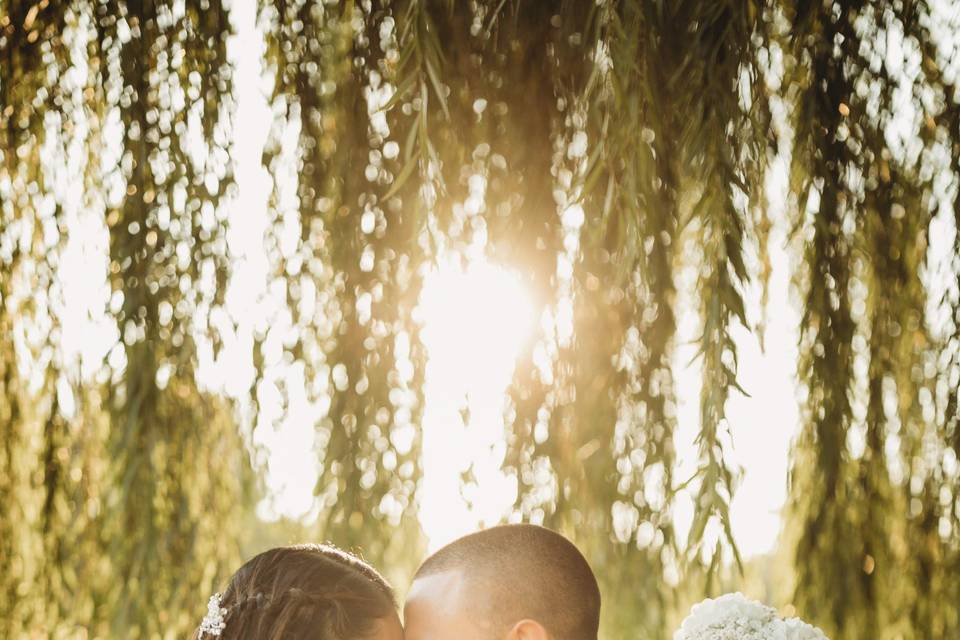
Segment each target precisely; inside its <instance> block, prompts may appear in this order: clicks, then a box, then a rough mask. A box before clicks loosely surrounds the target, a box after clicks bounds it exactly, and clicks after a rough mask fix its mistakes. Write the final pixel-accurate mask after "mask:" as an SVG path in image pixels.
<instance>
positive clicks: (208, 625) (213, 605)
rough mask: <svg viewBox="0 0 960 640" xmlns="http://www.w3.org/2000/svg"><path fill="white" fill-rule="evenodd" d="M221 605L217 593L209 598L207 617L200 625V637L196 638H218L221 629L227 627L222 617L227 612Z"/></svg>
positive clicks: (221, 631)
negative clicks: (207, 636)
mask: <svg viewBox="0 0 960 640" xmlns="http://www.w3.org/2000/svg"><path fill="white" fill-rule="evenodd" d="M221 604H222V600H221V596H220V594H219V593H215V594H213V595H212V596H210V601H209V602H208V603H207V615H206V616H205V617H204V618H203V622H201V623H200V635H199V636H198V637H200V638H203V636H204V635H210V636H215V637H219V636H220V634H221V633H223V629H224V628H225V627H226V626H227V623H226V622H224V620H223V617H224V616H225V615H227V610H226V609H224V608H223V607H222V606H221Z"/></svg>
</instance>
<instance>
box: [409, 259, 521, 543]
mask: <svg viewBox="0 0 960 640" xmlns="http://www.w3.org/2000/svg"><path fill="white" fill-rule="evenodd" d="M419 312H420V321H421V323H422V327H423V329H422V331H421V338H422V340H423V343H424V346H425V347H426V349H427V358H428V360H427V369H426V381H425V385H424V401H425V407H424V416H423V485H422V486H423V492H422V495H421V498H420V501H421V504H420V521H421V524H422V526H423V529H424V532H425V534H426V536H427V538H428V540H429V546H430V548H432V549H435V548H437V547H439V546H441V545H443V544H444V543H446V542H448V541H450V540H453V539H454V538H456V537H458V536H460V535H462V534H464V533H467V532H469V531H472V530H474V529H475V528H476V527H477V526H479V525H490V524H493V523H495V522H497V521H499V520H500V519H501V518H503V517H504V516H505V515H506V514H507V513H508V512H509V509H510V507H511V506H512V505H513V504H514V501H515V499H516V495H517V484H516V480H515V479H514V478H513V477H512V476H509V475H508V474H506V473H504V471H503V470H502V469H501V465H502V463H503V457H504V453H505V443H504V438H503V429H504V424H503V409H504V400H505V393H506V390H507V387H508V385H509V384H510V379H511V377H512V375H513V369H514V365H515V362H516V358H517V355H518V353H519V351H520V348H521V347H522V346H523V343H524V341H525V340H527V339H529V337H530V333H531V328H532V321H533V306H532V304H531V301H530V297H529V295H528V293H527V291H526V290H525V289H524V287H523V285H522V283H521V282H520V280H519V279H518V278H517V277H516V275H515V274H513V273H511V272H510V271H508V270H506V269H504V268H502V267H499V266H496V265H492V264H490V263H488V262H486V261H474V262H471V263H469V264H468V265H467V266H466V267H461V266H459V265H458V264H457V261H456V260H452V259H448V260H444V261H441V263H440V265H439V266H438V267H436V268H435V269H433V270H432V271H431V272H430V273H429V274H428V275H427V277H426V278H425V281H424V286H423V291H422V294H421V297H420V305H419ZM465 477H466V478H468V479H467V480H466V481H465V482H464V484H463V486H461V478H465Z"/></svg>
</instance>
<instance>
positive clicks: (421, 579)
mask: <svg viewBox="0 0 960 640" xmlns="http://www.w3.org/2000/svg"><path fill="white" fill-rule="evenodd" d="M442 576H447V577H446V578H444V577H442ZM432 577H433V578H436V579H437V580H442V582H435V585H436V586H437V587H439V588H434V589H433V590H432V595H430V593H428V592H429V591H430V590H429V589H419V590H418V583H419V585H426V584H428V583H429V582H430V579H431V578H432ZM423 593H427V596H428V597H431V598H433V600H434V602H433V603H432V604H431V606H434V607H436V606H441V607H442V608H443V609H444V611H445V612H446V613H445V615H446V614H452V613H453V611H452V610H453V609H456V610H457V613H459V612H463V613H464V614H465V615H467V616H469V617H470V618H471V619H472V621H473V622H474V623H475V624H476V628H482V629H484V630H486V633H483V634H480V635H477V636H476V637H478V638H490V639H491V640H492V639H493V638H502V637H503V635H504V633H506V631H507V630H509V628H510V627H511V625H513V624H515V623H517V622H519V621H521V620H534V621H536V622H538V623H539V624H540V625H542V626H543V627H544V628H545V629H546V630H547V631H548V632H549V634H550V636H551V637H552V638H554V640H596V638H597V627H598V626H599V623H600V590H599V589H598V587H597V580H596V578H595V577H594V575H593V571H592V570H591V569H590V565H589V564H587V561H586V559H585V558H584V557H583V554H581V553H580V551H578V550H577V548H576V547H575V546H573V544H572V543H571V542H570V541H569V540H567V539H566V538H564V537H563V536H561V535H559V534H557V533H554V532H553V531H550V530H549V529H544V528H543V527H537V526H533V525H505V526H500V527H493V528H491V529H486V530H484V531H480V532H478V533H474V534H471V535H468V536H465V537H463V538H460V539H459V540H456V541H455V542H452V543H451V544H449V545H447V546H446V547H443V548H442V549H440V550H439V551H437V552H436V553H435V554H433V555H432V556H430V557H429V558H427V560H426V561H425V562H424V563H423V565H422V566H421V567H420V569H419V570H418V571H417V574H416V576H414V585H413V588H411V594H410V599H409V600H408V618H409V617H410V616H411V614H414V616H415V615H416V614H417V613H418V611H417V610H414V611H411V609H413V608H414V607H417V606H419V605H420V604H421V603H419V602H418V601H417V599H418V598H419V599H420V600H421V601H422V600H426V598H425V597H424V595H423ZM438 598H439V599H445V600H446V602H445V603H443V604H442V605H440V604H439V603H437V602H436V601H437V600H438ZM421 617H423V616H421ZM411 622H416V623H417V626H418V627H425V626H435V625H433V622H432V621H431V623H428V624H424V622H423V621H422V620H417V621H411ZM431 633H436V631H435V630H430V631H427V632H425V633H423V637H424V638H432V637H433V635H431ZM460 637H467V634H465V633H462V634H460Z"/></svg>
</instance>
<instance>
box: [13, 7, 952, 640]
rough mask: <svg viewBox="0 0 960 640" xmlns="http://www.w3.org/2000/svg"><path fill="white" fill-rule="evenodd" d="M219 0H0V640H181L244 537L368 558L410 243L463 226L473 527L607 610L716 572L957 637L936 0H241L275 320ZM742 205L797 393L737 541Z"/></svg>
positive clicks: (426, 256) (389, 501) (417, 480)
mask: <svg viewBox="0 0 960 640" xmlns="http://www.w3.org/2000/svg"><path fill="white" fill-rule="evenodd" d="M237 4H242V3H237ZM229 5H230V3H227V2H222V1H221V0H39V1H38V0H0V263H2V268H0V398H2V400H0V448H2V449H0V636H2V637H9V638H20V637H47V636H49V637H57V638H59V637H63V638H66V637H70V638H73V637H129V638H173V637H182V636H183V635H184V634H185V633H186V632H187V630H189V629H191V628H192V627H193V626H194V625H195V624H196V621H197V620H198V619H199V618H200V617H202V614H203V607H204V604H205V602H206V598H207V596H208V594H209V593H211V592H213V591H214V590H215V589H216V588H217V587H218V585H222V584H223V581H224V579H225V578H226V577H227V576H228V575H229V574H230V573H231V572H232V570H233V568H235V567H236V566H237V564H238V562H239V560H240V558H241V556H242V555H247V554H249V553H251V552H253V551H255V550H259V549H261V548H263V547H265V546H268V545H274V544H279V543H284V542H288V541H292V540H302V539H329V540H333V541H335V542H337V543H338V544H340V545H342V546H345V547H348V548H354V549H359V550H361V551H362V552H363V554H364V555H365V557H367V559H369V560H371V561H372V562H374V563H375V564H377V565H378V566H381V567H383V568H384V569H385V570H386V572H387V573H388V575H390V576H391V577H392V578H393V579H394V580H395V581H396V582H397V583H398V584H399V585H403V584H405V581H406V580H407V579H408V577H409V575H410V574H411V572H412V571H413V569H414V568H415V567H416V564H417V563H418V561H419V559H420V558H421V557H422V556H423V554H424V553H425V550H426V540H425V537H424V534H423V532H422V530H421V525H420V521H419V519H418V504H419V503H418V496H419V495H420V492H421V491H422V490H423V483H422V482H421V479H422V477H423V464H424V458H423V456H422V455H421V453H422V449H423V446H424V434H423V429H421V425H422V422H423V419H424V411H425V405H426V402H425V388H426V386H427V384H428V382H429V381H428V380H426V378H425V371H426V370H427V364H428V360H429V356H428V352H427V349H426V347H425V344H424V340H423V339H422V336H421V330H422V328H423V326H422V322H420V320H419V319H418V306H417V305H418V299H419V298H420V293H421V290H422V288H423V285H424V280H425V278H426V275H427V273H428V271H429V269H430V268H431V266H432V265H434V264H436V263H438V262H440V261H442V260H446V259H449V256H454V258H453V259H454V261H459V262H463V263H467V262H469V261H470V260H475V259H477V258H478V256H482V257H483V258H484V259H488V260H489V261H490V262H491V263H494V264H497V265H503V266H505V267H508V268H509V269H511V270H512V271H513V272H515V273H517V274H519V277H520V278H521V280H522V281H523V286H524V287H525V289H526V290H527V291H528V292H529V295H530V298H531V304H532V307H533V316H534V317H535V318H536V319H537V322H535V323H534V324H535V330H534V331H533V332H532V333H533V335H532V336H531V337H529V339H526V340H525V341H524V344H523V346H522V348H521V349H520V354H519V356H518V357H517V359H516V366H515V368H514V370H513V373H512V381H511V382H510V384H509V386H508V389H507V392H506V395H507V401H506V403H505V406H504V411H503V425H504V434H503V437H502V443H503V446H502V451H500V456H501V462H502V464H501V467H502V470H503V472H504V473H505V474H507V476H508V477H509V478H511V479H512V480H513V482H514V483H515V485H516V488H517V490H516V495H515V499H514V505H513V507H512V509H511V510H510V512H509V513H504V514H503V517H504V518H505V519H510V520H513V521H518V520H525V521H533V522H538V523H544V524H546V525H548V526H551V527H555V528H557V529H559V530H560V531H562V532H564V533H566V534H568V535H569V536H571V537H572V538H573V539H574V540H575V541H576V542H577V543H578V544H579V545H580V546H581V547H582V548H583V549H584V550H585V552H586V553H587V555H588V556H589V557H590V558H591V560H592V562H593V563H594V566H595V568H596V571H597V574H598V575H599V577H600V580H601V584H602V588H603V591H604V598H605V614H604V627H603V633H604V637H607V638H627V637H643V638H666V637H669V635H668V633H669V629H670V626H671V625H672V624H675V623H676V621H677V620H678V615H679V614H680V613H681V612H682V611H683V610H685V608H686V607H687V606H688V605H689V603H690V602H692V601H693V600H695V599H699V598H700V597H702V596H703V595H704V593H717V592H719V591H722V590H727V589H736V588H739V589H747V590H749V591H750V592H751V593H753V594H754V595H758V596H761V597H763V598H765V599H767V600H768V601H770V602H773V603H774V604H776V605H777V606H780V607H782V608H783V610H784V611H785V612H787V613H790V612H795V613H799V614H800V615H802V616H803V617H804V618H806V619H808V620H810V621H812V622H814V623H816V624H818V625H820V626H822V627H823V628H824V629H825V630H826V631H827V632H828V633H829V634H830V636H831V637H832V638H834V640H874V639H891V640H892V639H896V638H899V639H904V640H908V639H914V638H916V639H923V640H932V639H940V638H943V639H946V638H957V637H960V609H958V607H957V604H956V603H957V602H960V493H958V491H960V463H958V458H960V405H958V388H960V290H958V282H960V234H957V233H956V229H957V227H958V225H960V189H958V184H960V89H958V82H960V43H958V39H957V37H956V34H957V33H958V32H960V6H958V5H957V3H956V2H955V1H953V0H942V1H934V0H926V1H912V0H875V1H872V2H867V1H856V0H824V1H823V2H802V1H787V0H748V1H740V0H736V1H734V0H721V1H716V0H709V1H708V0H677V1H674V2H658V1H655V0H598V1H597V2H579V1H575V0H544V1H538V2H523V1H520V0H470V1H469V2H466V1H464V2H454V1H453V0H394V1H392V2H390V1H384V2H374V1H372V0H361V1H358V2H354V1H352V0H348V1H343V2H338V1H331V0H272V1H271V0H260V2H259V3H258V4H257V5H256V7H255V11H256V20H257V26H258V29H259V33H260V34H261V35H262V42H261V44H262V52H261V51H260V50H259V49H258V54H257V55H260V57H261V63H262V65H263V69H264V83H262V87H263V88H264V91H266V93H267V96H268V102H269V105H270V114H271V122H269V123H267V124H266V126H268V127H269V132H266V133H265V140H266V142H265V145H264V147H263V155H262V158H261V159H260V164H261V168H262V169H263V170H264V171H265V172H266V174H267V175H268V176H269V184H270V186H269V189H268V191H269V195H268V197H267V202H266V222H265V223H264V224H263V225H262V228H261V229H260V230H259V232H258V235H257V236H256V238H255V239H256V242H257V243H259V246H260V248H261V249H262V251H263V255H264V256H265V263H264V266H263V268H264V269H265V270H266V272H268V273H269V274H270V276H269V280H270V285H269V292H270V295H271V296H272V299H273V301H274V302H275V309H274V311H273V312H272V313H273V314H274V315H269V314H267V315H264V314H263V313H260V312H258V311H252V310H251V308H250V307H244V306H243V305H239V306H238V305H237V304H231V301H230V296H231V295H232V294H231V293H230V292H231V291H236V292H242V291H243V290H244V288H245V287H247V286H249V282H248V281H247V280H246V277H247V275H246V274H247V272H246V271H245V270H244V269H245V266H244V265H246V264H247V263H248V262H249V261H250V257H249V256H247V255H244V254H243V253H242V251H239V250H238V249H237V248H236V247H237V246H239V245H240V244H242V243H241V242H240V241H239V240H237V239H236V238H235V237H233V236H231V229H232V228H234V227H235V226H237V225H239V224H240V223H241V222H242V218H243V216H245V215H247V213H246V208H245V207H246V206H247V205H249V204H250V203H247V202H244V201H242V200H240V199H239V198H238V193H239V189H238V178H237V177H236V176H237V173H236V154H235V152H236V149H237V141H238V140H241V139H242V138H244V137H246V136H249V135H251V132H250V131H245V130H241V129H240V128H239V126H238V124H237V122H238V120H237V117H236V92H235V83H236V74H235V71H236V63H235V60H234V58H233V57H231V56H230V55H228V42H229V40H230V38H231V36H232V33H233V26H232V25H233V22H232V20H231V13H232V12H233V11H236V7H231V6H229ZM258 86H260V85H258ZM776 162H780V163H782V164H783V166H786V167H788V172H787V173H788V174H789V177H788V179H787V180H785V181H783V183H782V184H780V185H779V187H778V188H779V192H777V193H774V194H772V195H771V194H770V193H769V191H770V184H771V178H770V176H771V173H772V170H771V167H772V166H773V165H774V163H776ZM776 198H779V199H781V200H785V206H784V207H783V208H782V212H781V213H780V214H778V215H777V216H775V215H773V213H771V211H772V209H771V207H770V206H769V205H770V200H771V199H776ZM775 225H781V226H782V227H783V228H785V229H786V230H787V232H788V247H789V249H790V252H791V256H792V258H793V263H792V271H793V280H792V284H791V286H792V296H793V298H794V299H795V300H796V301H797V305H798V307H799V310H800V311H799V313H800V320H799V333H798V335H797V336H796V340H797V348H798V350H799V351H798V352H799V360H798V362H797V363H796V377H797V382H798V389H799V393H798V403H799V405H800V417H801V425H800V431H799V433H798V435H797V437H796V440H795V443H794V445H793V449H792V454H791V456H792V457H791V459H792V462H791V468H790V471H789V493H788V495H789V499H788V504H787V507H786V509H785V514H784V528H783V532H782V535H781V538H780V543H779V544H778V545H777V550H776V552H775V553H773V554H771V555H769V556H763V557H758V558H753V559H752V560H750V561H748V562H744V561H742V559H741V555H740V553H739V551H738V547H737V540H736V538H735V536H734V535H733V531H732V528H731V525H730V502H731V496H732V494H733V492H734V491H735V489H736V486H737V483H738V478H739V475H740V470H739V469H738V468H737V466H736V465H735V464H734V463H733V462H731V458H730V455H729V453H730V452H729V447H730V437H729V429H730V426H729V424H728V418H727V401H728V398H730V397H731V395H733V394H738V393H741V392H742V391H743V390H742V389H740V385H739V384H738V343H737V340H736V339H735V332H736V331H737V330H739V329H740V328H745V329H747V330H748V331H751V332H753V333H755V334H757V335H759V336H760V337H761V339H762V338H763V335H764V327H765V323H766V319H767V316H768V314H775V313H780V312H781V311H782V310H779V309H773V308H768V307H769V305H766V304H764V305H761V307H762V308H761V312H760V313H759V314H754V315H751V314H748V312H747V306H748V305H747V304H746V302H745V296H746V295H747V292H748V291H749V290H751V289H759V290H760V291H761V292H762V293H761V295H762V297H763V300H764V301H766V292H767V287H768V284H769V277H770V272H771V266H770V260H769V241H770V238H771V228H772V227H773V226H775ZM235 295H237V296H239V295H240V293H237V294H235ZM237 309H240V311H237ZM511 311H513V310H512V309H510V308H504V309H502V310H500V313H502V314H505V315H506V316H507V317H508V318H509V316H510V314H511ZM684 313H686V314H687V315H692V316H693V317H695V318H696V319H697V331H696V336H697V337H696V340H695V347H696V359H697V363H698V366H699V368H700V372H701V389H700V397H699V412H698V413H699V435H698V437H697V440H696V453H695V457H696V460H697V464H696V465H695V473H694V474H693V475H692V476H689V475H686V474H684V475H681V474H679V473H678V467H677V456H678V452H677V438H676V434H677V431H678V428H679V427H678V412H677V404H678V398H677V391H676V384H675V379H676V376H677V365H676V356H677V354H678V353H680V352H681V347H682V346H683V345H682V344H681V340H680V336H679V334H678V324H679V321H678V318H680V317H681V315H682V314H684ZM94 336H99V338H96V339H95V338H94ZM463 340H464V341H469V340H470V337H469V336H464V337H463ZM98 341H99V342H105V343H106V344H107V347H106V348H105V349H100V350H98V349H96V348H95V345H96V344H97V343H98ZM781 346H782V345H777V344H769V343H768V344H766V348H767V349H778V348H780V347H781ZM231 349H232V350H233V352H237V351H239V352H240V353H241V354H242V360H243V362H241V363H240V364H237V363H236V362H234V361H229V362H227V364H226V365H224V366H225V367H227V368H231V367H232V368H234V369H236V370H235V371H234V373H237V374H238V379H239V382H238V383H236V384H232V385H225V384H223V383H222V382H221V383H218V382H216V379H217V374H216V372H217V371H221V372H222V371H223V369H217V368H216V367H214V365H213V364H211V363H218V362H222V361H223V359H224V358H225V357H226V356H224V353H226V352H227V351H230V350H231ZM684 364H685V363H684ZM204 371H207V373H206V374H204ZM210 371H213V372H214V373H213V374H210V373H209V372H210ZM238 372H239V373H238ZM290 372H294V373H293V374H291V373H290ZM211 380H213V381H214V382H211ZM747 391H749V389H748V390H747ZM301 405H302V406H306V407H309V408H310V410H308V411H306V413H305V414H304V413H303V412H301V413H299V414H297V412H296V411H295V408H296V407H297V406H301ZM291 415H293V416H294V417H296V415H309V416H311V419H310V420H309V421H307V422H306V423H305V424H304V425H302V426H303V427H304V428H306V429H308V430H309V431H310V432H311V434H312V435H314V436H315V440H314V442H315V443H316V457H317V459H318V460H319V465H318V475H317V478H316V486H315V488H314V491H313V494H314V496H315V503H314V504H313V507H312V508H311V512H312V515H313V516H315V517H314V518H307V519H305V520H304V521H292V520H284V519H280V520H276V519H273V520H270V519H264V518H263V517H261V515H262V514H261V513H260V509H259V508H258V504H260V505H262V502H261V501H262V499H263V498H264V496H265V495H267V494H268V493H269V490H268V488H267V487H266V485H265V482H264V480H263V477H264V474H265V470H266V469H267V468H268V466H269V464H270V462H269V461H268V460H267V456H266V454H265V453H264V445H263V440H262V439H261V438H260V437H258V434H263V433H270V432H271V430H273V429H275V428H276V427H277V425H278V424H280V423H282V422H283V421H284V420H285V419H289V417H290V416H291ZM771 421H772V422H776V417H774V416H771ZM771 428H776V427H775V426H772V427H771ZM309 482H311V483H312V482H314V480H313V479H312V478H311V479H310V480H309ZM462 482H463V484H464V487H469V486H470V484H471V482H473V480H471V478H470V477H469V473H466V474H465V477H464V478H463V480H462ZM474 488H476V486H474ZM682 491H690V492H692V495H693V496H694V500H693V505H694V508H693V509H694V510H693V517H692V522H691V525H690V528H689V532H678V531H677V530H676V527H675V519H674V517H673V511H672V507H673V505H674V501H675V498H676V496H677V495H678V494H679V493H680V492H682ZM465 495H466V494H465Z"/></svg>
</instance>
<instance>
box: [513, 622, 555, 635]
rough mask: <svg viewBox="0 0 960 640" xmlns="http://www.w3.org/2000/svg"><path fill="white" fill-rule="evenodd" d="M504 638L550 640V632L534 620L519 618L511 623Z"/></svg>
mask: <svg viewBox="0 0 960 640" xmlns="http://www.w3.org/2000/svg"><path fill="white" fill-rule="evenodd" d="M506 640H550V634H549V633H547V630H546V629H544V628H543V625H542V624H540V623H539V622H537V621H536V620H521V621H520V622H518V623H517V624H515V625H513V628H511V629H510V632H509V633H507V637H506Z"/></svg>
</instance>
